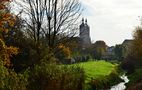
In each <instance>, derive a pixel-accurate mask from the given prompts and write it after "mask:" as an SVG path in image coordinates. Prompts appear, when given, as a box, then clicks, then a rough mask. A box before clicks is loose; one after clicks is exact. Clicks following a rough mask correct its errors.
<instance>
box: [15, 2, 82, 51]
mask: <svg viewBox="0 0 142 90" xmlns="http://www.w3.org/2000/svg"><path fill="white" fill-rule="evenodd" d="M18 1H19V0H17V2H18ZM22 1H23V2H24V3H20V6H21V7H22V10H23V12H24V15H26V17H23V18H24V19H25V23H26V25H27V26H28V27H27V29H26V30H27V33H28V36H29V37H31V38H32V39H33V40H34V41H35V43H36V44H37V45H39V43H40V42H41V40H40V39H41V37H43V38H44V39H45V41H46V45H47V46H48V47H49V48H51V50H52V49H54V48H56V47H58V45H60V43H63V42H66V41H69V40H68V39H69V37H72V36H74V35H75V32H73V31H75V30H77V27H76V25H77V24H76V21H77V19H78V18H79V16H80V11H81V8H80V3H79V0H22ZM20 2H21V1H20ZM18 4H19V3H18Z"/></svg>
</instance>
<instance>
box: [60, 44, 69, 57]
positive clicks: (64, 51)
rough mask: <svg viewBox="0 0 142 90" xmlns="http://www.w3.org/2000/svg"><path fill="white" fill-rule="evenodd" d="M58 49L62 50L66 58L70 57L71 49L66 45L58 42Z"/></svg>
mask: <svg viewBox="0 0 142 90" xmlns="http://www.w3.org/2000/svg"><path fill="white" fill-rule="evenodd" d="M59 49H60V50H61V51H63V54H64V56H65V57H66V58H67V59H69V58H70V57H71V51H70V49H69V47H66V46H64V45H63V44H60V45H59Z"/></svg>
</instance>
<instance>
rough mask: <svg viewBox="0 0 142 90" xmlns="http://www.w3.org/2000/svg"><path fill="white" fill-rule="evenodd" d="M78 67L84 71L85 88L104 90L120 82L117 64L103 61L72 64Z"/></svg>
mask: <svg viewBox="0 0 142 90" xmlns="http://www.w3.org/2000/svg"><path fill="white" fill-rule="evenodd" d="M73 65H74V66H76V65H79V66H80V67H82V68H84V71H85V76H86V79H85V84H86V85H85V87H86V88H95V89H106V88H110V87H111V86H113V85H116V84H118V83H120V82H122V80H121V79H120V77H119V75H120V73H119V69H118V64H112V63H110V62H106V61H104V60H100V61H89V62H82V63H77V64H73Z"/></svg>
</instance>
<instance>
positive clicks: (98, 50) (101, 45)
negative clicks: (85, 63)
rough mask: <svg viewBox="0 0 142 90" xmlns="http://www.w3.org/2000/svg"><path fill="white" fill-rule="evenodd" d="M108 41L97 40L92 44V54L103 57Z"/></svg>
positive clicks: (97, 57)
mask: <svg viewBox="0 0 142 90" xmlns="http://www.w3.org/2000/svg"><path fill="white" fill-rule="evenodd" d="M106 47H107V45H106V43H105V42H104V41H96V42H95V43H94V44H93V46H92V50H93V51H92V54H93V56H94V57H95V58H96V59H101V57H102V55H104V53H105V52H106Z"/></svg>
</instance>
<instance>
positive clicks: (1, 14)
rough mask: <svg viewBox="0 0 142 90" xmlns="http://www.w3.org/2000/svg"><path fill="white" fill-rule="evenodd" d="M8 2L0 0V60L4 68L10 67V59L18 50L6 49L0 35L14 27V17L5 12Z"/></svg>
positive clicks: (7, 0) (8, 0)
mask: <svg viewBox="0 0 142 90" xmlns="http://www.w3.org/2000/svg"><path fill="white" fill-rule="evenodd" d="M8 2H10V0H0V60H3V64H4V65H5V66H8V67H9V66H11V63H10V58H11V57H12V55H16V54H18V48H16V47H13V46H10V47H7V46H6V45H5V43H4V40H3V36H2V33H7V32H8V31H9V28H10V27H12V26H13V25H14V22H15V17H14V16H13V15H12V14H10V13H8V12H6V11H5V10H6V9H7V7H6V5H7V4H8Z"/></svg>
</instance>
